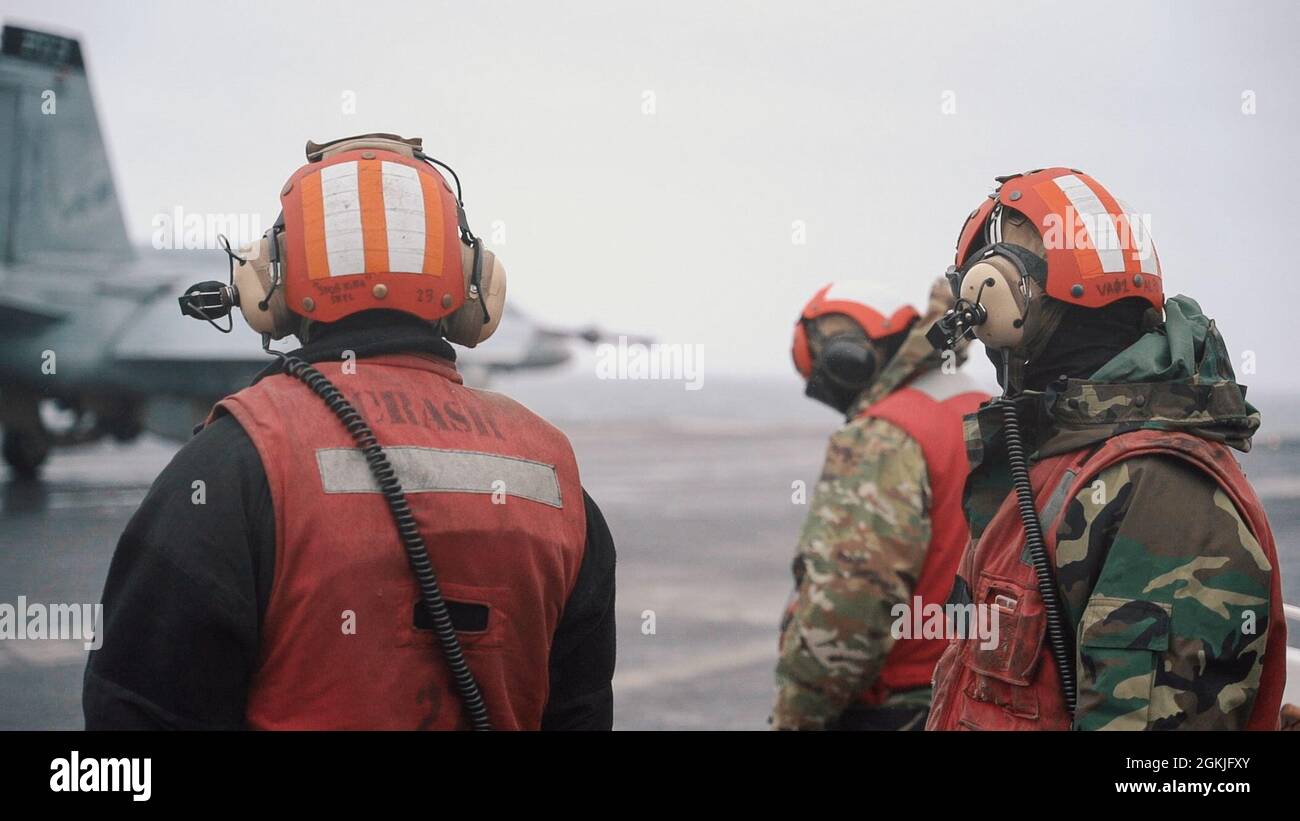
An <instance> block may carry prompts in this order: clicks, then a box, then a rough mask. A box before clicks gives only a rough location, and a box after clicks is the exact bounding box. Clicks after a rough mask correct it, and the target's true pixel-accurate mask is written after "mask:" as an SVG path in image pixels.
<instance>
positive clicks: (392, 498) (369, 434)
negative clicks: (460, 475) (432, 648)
mask: <svg viewBox="0 0 1300 821" xmlns="http://www.w3.org/2000/svg"><path fill="white" fill-rule="evenodd" d="M282 364H283V367H284V372H285V373H287V374H289V375H290V376H293V377H295V378H297V379H299V380H301V381H302V382H303V384H305V385H306V386H307V387H309V388H311V389H312V391H313V392H315V394H316V395H317V396H319V397H320V398H321V399H322V400H324V402H325V404H326V405H327V406H329V409H330V410H331V411H333V412H334V415H335V416H337V417H338V418H339V421H340V422H342V423H343V426H344V427H345V428H347V430H348V433H350V434H352V438H353V440H355V441H356V443H357V446H358V447H359V448H360V449H361V454H362V455H363V456H365V458H366V464H368V465H369V466H370V472H371V473H372V474H373V475H374V477H375V481H376V482H377V483H378V484H379V490H380V492H381V493H382V494H383V496H384V500H385V501H386V502H387V503H388V510H389V511H390V512H391V513H392V514H393V521H394V522H396V523H397V532H398V534H399V535H400V536H401V538H402V546H403V547H404V548H405V549H406V558H407V559H408V560H409V561H410V563H411V570H412V571H414V573H415V578H416V581H417V582H418V583H419V585H420V598H421V600H422V601H423V602H424V607H425V610H427V611H428V612H429V616H430V617H431V618H432V619H433V629H434V632H436V633H437V634H438V641H439V642H441V643H442V652H443V655H444V656H445V657H446V659H447V666H448V668H450V669H451V675H452V678H453V680H454V681H455V684H456V691H457V692H458V693H460V698H461V702H462V704H463V705H464V707H465V712H466V714H467V715H468V717H469V720H470V725H471V726H472V727H473V728H474V729H475V730H491V729H492V722H491V720H490V719H489V717H488V711H487V705H486V704H485V703H484V702H483V694H482V693H481V692H480V691H479V687H478V682H477V681H475V680H474V673H473V672H472V671H471V670H470V669H469V665H468V664H466V663H465V654H464V652H463V651H462V650H461V646H460V639H459V637H457V635H456V628H455V627H454V626H453V625H452V622H451V614H450V613H448V612H447V603H446V602H445V601H443V598H442V590H441V589H440V588H439V587H438V576H437V574H435V573H434V572H433V563H432V562H430V561H429V551H428V549H427V548H426V547H425V545H424V537H422V536H421V535H420V530H419V527H418V526H417V525H416V522H415V516H414V515H412V513H411V506H410V504H409V503H408V502H407V501H406V493H405V492H403V490H402V484H401V482H399V481H398V479H397V473H396V471H394V470H393V465H392V463H390V462H389V461H388V457H387V456H386V455H385V454H384V449H383V448H382V447H380V445H379V442H378V440H376V439H375V433H374V431H372V430H371V429H370V425H368V424H366V420H365V419H363V418H362V416H361V414H360V413H358V412H357V409H356V408H354V407H353V406H352V403H351V402H349V401H348V400H347V398H346V397H344V396H343V394H342V393H341V392H340V391H339V389H338V388H336V387H334V384H333V383H332V382H330V381H329V379H328V378H327V377H326V376H325V374H323V373H321V372H320V371H318V370H316V368H314V367H312V366H311V364H310V363H308V362H307V361H306V360H303V359H299V358H298V357H296V356H284V357H283V362H282Z"/></svg>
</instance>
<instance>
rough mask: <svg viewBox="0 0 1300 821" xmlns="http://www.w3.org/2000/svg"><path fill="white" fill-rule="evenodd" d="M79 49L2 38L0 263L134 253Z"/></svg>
mask: <svg viewBox="0 0 1300 821" xmlns="http://www.w3.org/2000/svg"><path fill="white" fill-rule="evenodd" d="M132 253H133V251H132V248H131V244H130V241H129V240H128V238H127V233H126V224H125V223H124V222H123V220H122V209H121V207H120V205H119V203H118V199H117V189H116V187H115V186H114V185H113V175H112V172H111V171H110V169H109V163H108V153H107V151H106V150H105V148H104V140H103V136H102V134H101V132H100V129H99V121H98V118H97V117H96V116H95V106H94V101H93V99H92V95H91V91H90V83H89V82H88V81H87V79H86V66H85V62H84V60H83V57H82V53H81V44H80V43H78V42H77V41H76V40H75V39H73V38H70V37H63V36H60V35H57V34H50V33H47V32H43V31H37V30H34V29H28V28H21V27H19V26H13V25H6V26H5V27H4V29H3V33H0V264H5V265H16V264H22V263H31V262H57V261H59V260H61V259H66V258H68V257H74V258H75V257H85V256H88V255H90V256H94V257H98V258H104V257H116V258H127V257H130V256H131V255H132Z"/></svg>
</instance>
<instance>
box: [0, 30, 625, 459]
mask: <svg viewBox="0 0 1300 821" xmlns="http://www.w3.org/2000/svg"><path fill="white" fill-rule="evenodd" d="M0 40H2V42H0V428H2V429H3V432H4V434H3V456H4V460H5V461H6V462H7V463H8V464H9V466H10V468H11V469H12V470H13V472H14V474H15V475H17V476H19V477H24V478H30V477H34V476H35V475H36V474H37V473H38V471H39V469H40V466H41V464H42V463H43V462H44V461H45V459H46V458H47V456H48V454H49V452H50V449H51V448H52V447H55V446H61V445H71V444H79V443H85V442H90V441H94V440H96V439H99V438H102V437H105V436H111V437H113V438H115V439H118V440H121V441H130V440H132V439H134V438H135V437H137V436H138V435H140V434H141V433H142V432H143V431H146V430H147V431H150V432H152V433H155V434H158V435H161V436H164V437H167V438H171V439H176V440H184V439H186V438H188V437H189V436H190V435H191V433H192V431H193V426H194V424H195V423H197V422H198V421H199V420H201V419H202V418H203V417H204V415H205V414H206V413H207V410H208V409H209V408H210V407H211V405H212V404H213V403H214V402H215V401H216V400H218V399H220V398H221V397H223V396H226V395H228V394H230V393H233V392H234V391H237V390H239V389H240V388H242V387H243V386H245V385H246V384H248V382H249V380H250V379H251V377H252V376H253V375H254V374H256V373H257V372H258V371H259V370H261V369H262V368H263V367H265V366H266V364H267V362H268V361H269V359H268V357H267V355H266V354H265V353H264V352H263V351H262V350H261V346H260V344H259V343H258V341H257V337H256V335H255V334H254V333H253V332H252V331H251V330H249V329H247V328H243V327H239V326H238V325H237V327H236V329H235V330H236V332H235V333H232V334H230V335H229V336H223V335H222V334H218V333H215V332H212V333H208V332H207V331H209V330H210V329H208V328H207V326H205V325H199V324H197V323H195V322H194V321H193V320H192V319H187V318H185V317H183V316H182V315H181V314H180V313H179V312H178V310H177V297H179V296H181V294H183V293H184V290H185V286H186V285H187V284H189V283H190V282H193V281H194V280H195V279H210V278H212V277H213V276H214V275H216V276H224V274H225V269H226V261H225V255H224V253H222V252H220V251H215V250H214V251H208V252H193V251H157V250H153V249H147V250H146V249H138V248H135V247H133V246H132V244H131V243H130V241H129V240H128V236H127V231H126V225H125V222H124V220H123V216H122V208H121V205H120V204H119V202H118V197H117V189H116V186H115V185H114V182H113V176H112V173H111V170H110V164H109V159H108V155H107V152H106V150H105V147H104V142H103V138H102V136H101V132H100V128H99V123H98V119H97V117H96V115H95V108H94V101H93V100H92V95H91V91H90V86H89V83H88V82H87V78H86V66H85V62H84V60H83V55H82V50H81V45H80V43H79V42H78V41H77V40H76V39H75V38H72V37H66V36H61V35H58V34H52V33H48V32H44V31H37V30H33V29H30V28H20V27H17V26H12V25H6V26H5V27H4V29H3V35H0ZM603 338H605V337H604V335H603V334H601V333H600V332H598V331H596V330H594V329H584V330H580V331H567V330H561V329H548V328H543V327H541V326H539V325H537V324H536V323H534V322H533V321H531V320H530V319H529V318H528V317H527V316H526V315H524V314H523V313H522V312H521V311H518V310H516V309H512V308H507V310H506V316H505V317H504V318H503V321H502V322H501V326H500V329H499V331H498V333H497V334H496V336H494V337H493V339H492V342H491V344H490V345H487V346H485V347H484V348H483V349H476V350H473V351H460V352H458V354H459V356H458V362H459V364H460V366H461V369H462V371H463V372H464V373H465V374H466V381H468V382H470V383H471V384H482V383H484V382H486V381H487V380H488V379H489V378H490V377H491V375H492V374H494V373H498V372H504V371H517V370H526V369H536V368H547V367H555V366H558V365H562V364H564V363H565V362H567V361H568V360H569V358H570V357H571V355H572V350H571V347H570V343H569V340H570V339H580V340H585V341H587V342H592V343H594V342H597V341H600V340H601V339H603Z"/></svg>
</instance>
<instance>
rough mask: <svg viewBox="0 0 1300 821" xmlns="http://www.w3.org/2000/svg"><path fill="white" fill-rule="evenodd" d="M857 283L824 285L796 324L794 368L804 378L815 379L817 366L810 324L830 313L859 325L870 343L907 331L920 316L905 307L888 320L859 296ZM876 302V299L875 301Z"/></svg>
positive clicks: (792, 353)
mask: <svg viewBox="0 0 1300 821" xmlns="http://www.w3.org/2000/svg"><path fill="white" fill-rule="evenodd" d="M856 285H857V283H853V282H843V283H831V284H830V285H826V286H824V287H823V288H822V289H821V290H819V291H818V292H817V293H815V294H813V298H812V299H810V300H808V304H807V305H805V306H804V308H803V312H802V313H800V315H799V320H798V321H797V322H796V323H795V328H794V344H793V346H792V347H791V350H790V354H791V356H792V357H793V358H794V366H795V368H797V369H798V371H799V373H800V374H801V375H802V376H803V378H804V379H809V378H810V377H811V376H812V373H813V368H814V363H813V355H812V346H811V345H810V344H809V339H808V325H809V324H810V323H811V322H813V321H814V320H816V319H818V318H820V317H823V316H829V315H830V314H843V315H844V316H847V317H848V318H849V319H851V320H853V321H854V322H855V323H857V325H858V327H860V328H862V330H863V331H864V332H865V333H866V335H867V338H868V339H871V340H873V341H874V340H879V339H883V338H884V337H887V336H892V335H894V334H896V333H898V332H899V331H904V330H907V329H908V327H910V326H911V324H912V322H914V321H915V320H916V319H918V318H919V316H920V314H918V313H917V311H916V309H915V308H913V307H912V306H910V305H903V306H902V307H900V308H898V309H897V310H896V311H894V312H893V313H892V314H890V315H889V316H888V317H886V316H885V315H883V314H881V313H880V312H879V311H877V310H876V309H875V308H873V307H871V306H870V305H868V304H867V302H866V301H865V300H866V299H868V298H871V297H866V296H865V295H864V294H862V293H860V291H862V289H861V288H857V287H855V286H856ZM872 301H876V299H872Z"/></svg>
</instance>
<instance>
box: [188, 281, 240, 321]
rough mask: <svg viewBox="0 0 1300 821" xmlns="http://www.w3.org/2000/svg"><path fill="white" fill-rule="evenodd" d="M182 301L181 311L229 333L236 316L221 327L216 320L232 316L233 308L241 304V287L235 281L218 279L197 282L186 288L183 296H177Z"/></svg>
mask: <svg viewBox="0 0 1300 821" xmlns="http://www.w3.org/2000/svg"><path fill="white" fill-rule="evenodd" d="M177 302H179V303H180V306H181V313H182V314H184V315H185V316H190V317H194V318H195V319H203V320H206V321H207V322H208V324H210V325H212V327H214V328H216V329H217V330H218V331H221V332H222V333H224V334H228V333H230V331H231V328H233V327H234V318H233V317H232V318H231V320H230V324H228V325H226V327H224V328H223V327H221V326H220V325H218V324H217V323H216V321H215V320H218V319H221V318H223V317H230V312H231V310H232V309H234V308H237V307H238V306H239V289H238V288H236V287H235V285H234V283H230V284H227V283H224V282H217V281H216V280H211V279H210V280H207V281H206V282H196V283H195V284H193V285H191V286H190V287H188V288H186V289H185V294H184V295H183V296H180V297H177Z"/></svg>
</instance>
